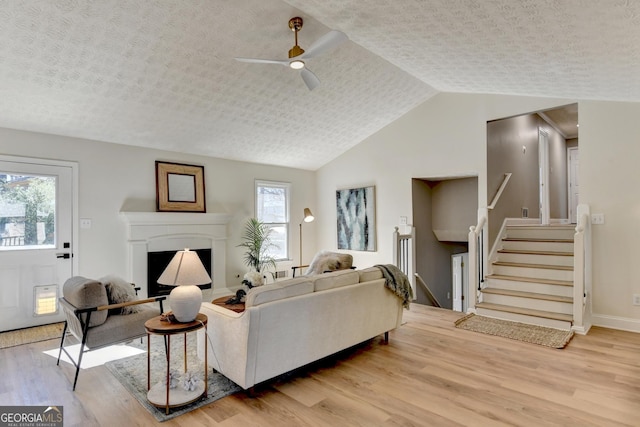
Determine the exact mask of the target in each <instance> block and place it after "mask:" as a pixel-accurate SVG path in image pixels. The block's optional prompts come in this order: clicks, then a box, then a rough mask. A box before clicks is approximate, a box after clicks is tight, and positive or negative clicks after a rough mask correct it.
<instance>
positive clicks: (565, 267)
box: [493, 261, 573, 271]
mask: <svg viewBox="0 0 640 427" xmlns="http://www.w3.org/2000/svg"><path fill="white" fill-rule="evenodd" d="M493 265H498V266H503V267H523V268H544V269H547V270H563V271H573V266H572V265H549V264H528V263H523V262H507V261H494V262H493Z"/></svg>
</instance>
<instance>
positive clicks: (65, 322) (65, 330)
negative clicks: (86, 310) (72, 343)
mask: <svg viewBox="0 0 640 427" xmlns="http://www.w3.org/2000/svg"><path fill="white" fill-rule="evenodd" d="M66 333H67V321H66V320H65V321H64V328H62V337H61V338H60V350H59V351H58V361H57V362H56V365H58V366H59V365H60V356H62V347H64V337H65V335H66Z"/></svg>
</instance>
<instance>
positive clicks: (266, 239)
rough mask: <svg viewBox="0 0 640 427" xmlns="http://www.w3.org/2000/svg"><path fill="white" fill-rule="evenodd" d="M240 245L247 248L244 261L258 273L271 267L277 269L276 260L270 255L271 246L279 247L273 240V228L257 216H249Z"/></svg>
mask: <svg viewBox="0 0 640 427" xmlns="http://www.w3.org/2000/svg"><path fill="white" fill-rule="evenodd" d="M238 246H239V247H243V248H246V252H245V254H244V263H245V264H246V265H247V266H248V267H250V268H252V269H253V270H254V271H256V272H258V273H264V270H267V269H269V268H270V267H271V268H272V269H273V270H275V269H276V260H275V258H273V257H272V256H270V255H269V250H270V249H271V248H274V247H277V245H275V244H274V243H272V242H271V228H270V227H269V226H268V225H266V224H265V223H263V222H261V221H258V220H257V219H256V218H249V220H248V221H247V223H246V225H245V227H244V233H243V234H242V243H241V244H239V245H238Z"/></svg>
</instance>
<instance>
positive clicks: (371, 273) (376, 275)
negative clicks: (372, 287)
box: [358, 267, 383, 283]
mask: <svg viewBox="0 0 640 427" xmlns="http://www.w3.org/2000/svg"><path fill="white" fill-rule="evenodd" d="M358 274H359V275H360V283H362V282H370V281H372V280H378V279H382V278H383V276H382V270H380V269H379V268H378V267H369V268H365V269H363V270H358Z"/></svg>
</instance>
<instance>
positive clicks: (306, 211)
mask: <svg viewBox="0 0 640 427" xmlns="http://www.w3.org/2000/svg"><path fill="white" fill-rule="evenodd" d="M314 219H315V217H314V216H313V214H312V213H311V209H309V208H304V222H311V221H313V220H314Z"/></svg>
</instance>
